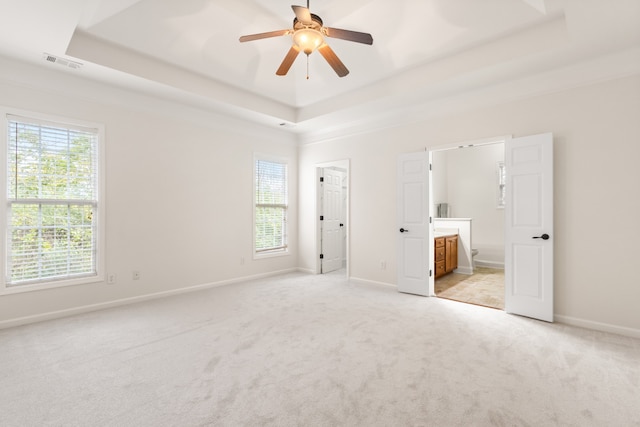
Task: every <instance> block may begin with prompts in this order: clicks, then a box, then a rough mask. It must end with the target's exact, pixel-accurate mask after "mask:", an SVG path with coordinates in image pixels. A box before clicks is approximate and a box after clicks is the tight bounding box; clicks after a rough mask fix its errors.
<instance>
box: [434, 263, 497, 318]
mask: <svg viewBox="0 0 640 427" xmlns="http://www.w3.org/2000/svg"><path fill="white" fill-rule="evenodd" d="M435 291H436V295H437V296H438V297H440V298H446V299H451V300H455V301H460V302H466V303H469V304H476V305H483V306H485V307H491V308H497V309H500V310H504V270H500V269H496V268H487V267H476V268H475V271H474V273H473V274H472V275H468V274H459V273H450V274H447V275H446V276H442V277H440V278H438V279H437V280H436V281H435Z"/></svg>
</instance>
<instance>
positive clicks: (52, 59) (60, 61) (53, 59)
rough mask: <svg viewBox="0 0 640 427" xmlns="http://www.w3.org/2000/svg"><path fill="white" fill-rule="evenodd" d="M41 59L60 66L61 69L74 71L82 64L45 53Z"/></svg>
mask: <svg viewBox="0 0 640 427" xmlns="http://www.w3.org/2000/svg"><path fill="white" fill-rule="evenodd" d="M43 57H44V59H45V61H47V62H51V63H54V64H58V65H62V66H63V67H68V68H73V69H74V70H77V69H79V68H82V63H80V62H76V61H71V60H70V59H65V58H61V57H59V56H55V55H51V54H49V53H46V52H45V53H44V54H43Z"/></svg>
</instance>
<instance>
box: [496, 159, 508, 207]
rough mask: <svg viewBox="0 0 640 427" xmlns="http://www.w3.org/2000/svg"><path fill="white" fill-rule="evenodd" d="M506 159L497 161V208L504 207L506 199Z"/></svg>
mask: <svg viewBox="0 0 640 427" xmlns="http://www.w3.org/2000/svg"><path fill="white" fill-rule="evenodd" d="M505 168H506V167H505V164H504V160H500V161H498V162H496V209H504V207H505V199H506V194H507V193H506V185H507V182H506V175H505V173H506V172H505V170H506V169H505Z"/></svg>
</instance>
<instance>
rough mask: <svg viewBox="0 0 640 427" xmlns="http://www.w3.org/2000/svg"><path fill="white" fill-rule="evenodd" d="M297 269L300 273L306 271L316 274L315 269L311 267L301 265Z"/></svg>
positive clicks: (306, 272)
mask: <svg viewBox="0 0 640 427" xmlns="http://www.w3.org/2000/svg"><path fill="white" fill-rule="evenodd" d="M296 271H299V272H300V273H305V274H316V272H315V270H312V269H310V268H300V267H298V268H297V269H296Z"/></svg>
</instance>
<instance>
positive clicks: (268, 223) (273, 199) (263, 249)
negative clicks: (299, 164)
mask: <svg viewBox="0 0 640 427" xmlns="http://www.w3.org/2000/svg"><path fill="white" fill-rule="evenodd" d="M254 172H255V194H254V196H255V198H254V200H255V215H254V250H255V254H256V255H257V256H259V255H273V254H282V253H287V209H288V200H287V164H286V163H285V162H283V161H274V160H267V159H265V158H262V157H259V156H256V157H255V169H254Z"/></svg>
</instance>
